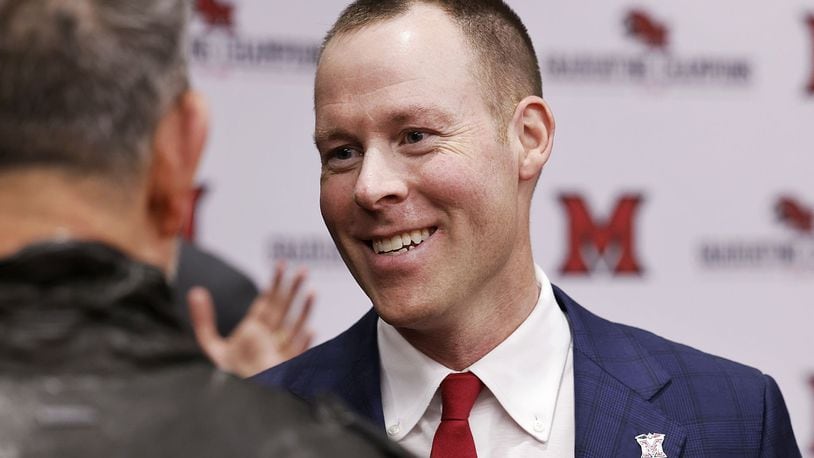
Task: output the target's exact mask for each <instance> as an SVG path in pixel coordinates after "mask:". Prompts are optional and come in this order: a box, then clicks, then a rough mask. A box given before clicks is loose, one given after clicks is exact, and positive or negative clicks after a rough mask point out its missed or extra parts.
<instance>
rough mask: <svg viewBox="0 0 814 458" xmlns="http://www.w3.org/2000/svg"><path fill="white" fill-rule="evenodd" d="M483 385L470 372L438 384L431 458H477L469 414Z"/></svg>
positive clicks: (456, 375)
mask: <svg viewBox="0 0 814 458" xmlns="http://www.w3.org/2000/svg"><path fill="white" fill-rule="evenodd" d="M481 388H483V383H481V381H480V379H479V378H478V377H476V376H475V374H473V373H471V372H463V373H459V374H449V375H447V378H445V379H444V381H443V382H441V404H442V405H443V407H442V410H441V424H440V425H438V429H437V430H436V431H435V438H433V440H432V452H431V453H430V458H477V456H478V454H477V453H476V452H475V441H474V440H473V439H472V430H471V429H469V412H471V411H472V405H474V404H475V399H476V398H477V397H478V393H480V390H481Z"/></svg>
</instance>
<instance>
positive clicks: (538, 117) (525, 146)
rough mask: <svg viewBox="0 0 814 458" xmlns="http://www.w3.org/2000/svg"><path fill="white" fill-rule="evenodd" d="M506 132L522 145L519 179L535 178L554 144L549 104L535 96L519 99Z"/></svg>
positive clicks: (552, 121)
mask: <svg viewBox="0 0 814 458" xmlns="http://www.w3.org/2000/svg"><path fill="white" fill-rule="evenodd" d="M509 131H510V135H513V136H515V137H516V138H517V139H518V140H519V143H520V146H521V148H522V151H521V155H520V171H519V172H520V179H521V180H532V179H535V178H536V177H537V176H538V175H539V173H540V171H541V170H542V169H543V166H544V165H545V163H546V162H547V161H548V157H549V156H550V155H551V147H552V146H553V144H554V116H553V115H552V114H551V109H549V108H548V104H547V103H545V101H544V100H543V99H541V98H540V97H537V96H528V97H526V98H524V99H523V100H521V101H520V103H518V104H517V108H516V109H515V112H514V117H513V118H512V122H511V127H510V129H509Z"/></svg>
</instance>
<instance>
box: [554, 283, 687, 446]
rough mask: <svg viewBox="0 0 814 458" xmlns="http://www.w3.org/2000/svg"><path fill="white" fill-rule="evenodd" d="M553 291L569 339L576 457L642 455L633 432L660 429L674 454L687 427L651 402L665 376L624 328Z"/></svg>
mask: <svg viewBox="0 0 814 458" xmlns="http://www.w3.org/2000/svg"><path fill="white" fill-rule="evenodd" d="M554 295H555V297H556V298H557V302H558V303H559V304H560V307H561V308H563V310H564V311H565V313H566V315H567V317H568V321H569V324H570V326H571V333H572V335H573V339H574V402H575V417H576V418H575V420H576V425H575V426H576V444H575V455H576V456H577V457H586V458H587V457H605V456H613V457H628V456H630V457H641V456H642V448H641V446H640V445H639V443H638V442H637V440H636V436H638V435H640V434H647V433H660V434H664V435H665V438H664V442H663V444H662V448H663V450H664V452H665V454H666V455H667V456H668V457H671V458H675V457H679V456H680V455H681V450H682V448H683V446H684V441H685V440H686V431H685V430H684V428H683V427H682V426H681V425H680V424H678V423H676V422H675V421H673V420H672V419H670V418H668V417H666V416H665V415H664V413H663V412H662V411H661V409H660V408H659V407H658V406H657V405H655V404H654V403H653V402H651V401H652V400H653V399H654V398H655V397H657V395H658V393H659V392H660V391H661V390H663V389H665V388H666V387H667V385H669V383H670V376H669V374H668V373H667V372H666V371H665V370H664V369H663V368H662V367H661V365H660V364H659V363H658V361H657V360H656V359H655V358H654V357H653V356H652V355H651V354H650V353H649V352H648V351H647V350H646V349H645V348H643V347H642V346H641V345H640V344H639V343H638V342H637V341H636V340H635V339H633V338H632V337H631V335H630V334H629V332H630V331H629V328H627V327H624V326H621V325H617V324H614V323H611V322H609V321H607V320H604V319H602V318H599V317H597V316H595V315H593V314H591V313H590V312H588V311H587V310H585V309H583V308H582V307H580V306H579V305H578V304H577V303H576V302H574V301H573V299H571V298H570V297H568V296H567V295H566V294H565V293H563V292H562V291H561V290H560V289H559V288H557V287H554Z"/></svg>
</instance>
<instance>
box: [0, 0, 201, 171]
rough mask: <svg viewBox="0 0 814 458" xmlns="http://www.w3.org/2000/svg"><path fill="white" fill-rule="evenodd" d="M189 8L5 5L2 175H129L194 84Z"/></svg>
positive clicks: (124, 3)
mask: <svg viewBox="0 0 814 458" xmlns="http://www.w3.org/2000/svg"><path fill="white" fill-rule="evenodd" d="M187 9H188V6H187V2H186V1H185V0H138V1H133V0H70V1H64V0H0V172H3V171H7V170H11V169H19V168H26V167H57V168H60V169H65V170H73V171H77V172H80V173H83V174H86V173H93V174H101V175H111V174H112V175H115V176H117V177H132V176H133V175H134V174H137V173H139V172H140V171H141V170H142V169H143V167H144V165H145V163H146V160H147V154H148V151H149V148H150V141H151V139H152V137H153V134H154V132H155V129H156V127H157V124H158V121H159V120H160V118H161V116H162V114H163V113H164V112H165V111H166V110H167V109H168V108H169V107H170V106H171V104H172V102H173V101H174V100H176V98H177V96H178V95H179V94H180V93H182V92H183V90H184V89H185V88H186V86H187V70H186V62H185V57H184V55H185V50H184V47H185V43H184V24H185V21H186V16H187Z"/></svg>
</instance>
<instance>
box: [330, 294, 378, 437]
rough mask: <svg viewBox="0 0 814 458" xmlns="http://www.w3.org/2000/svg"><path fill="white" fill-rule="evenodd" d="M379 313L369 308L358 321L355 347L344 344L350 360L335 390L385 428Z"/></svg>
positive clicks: (355, 407) (358, 410)
mask: <svg viewBox="0 0 814 458" xmlns="http://www.w3.org/2000/svg"><path fill="white" fill-rule="evenodd" d="M378 318H379V316H378V315H377V314H376V313H375V312H374V311H373V309H371V310H370V311H369V312H368V313H367V314H366V315H365V317H364V318H363V319H362V320H361V321H360V322H359V325H361V326H359V333H358V335H357V337H356V338H355V339H354V340H353V342H354V343H355V344H356V346H355V348H353V347H347V348H348V352H347V357H348V362H349V364H348V365H347V366H346V371H345V374H344V376H342V377H339V378H338V383H337V387H338V388H337V390H336V391H335V392H337V393H345V402H347V403H348V404H350V405H351V406H352V407H353V408H354V409H355V410H356V411H357V412H359V413H360V414H361V415H363V416H365V417H366V418H368V419H370V420H371V421H373V422H374V423H375V424H377V425H379V426H380V427H381V428H382V430H384V427H385V426H384V411H383V409H382V391H381V382H380V379H381V369H380V367H381V363H380V361H379V343H378V339H377V336H376V322H377V321H378Z"/></svg>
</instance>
